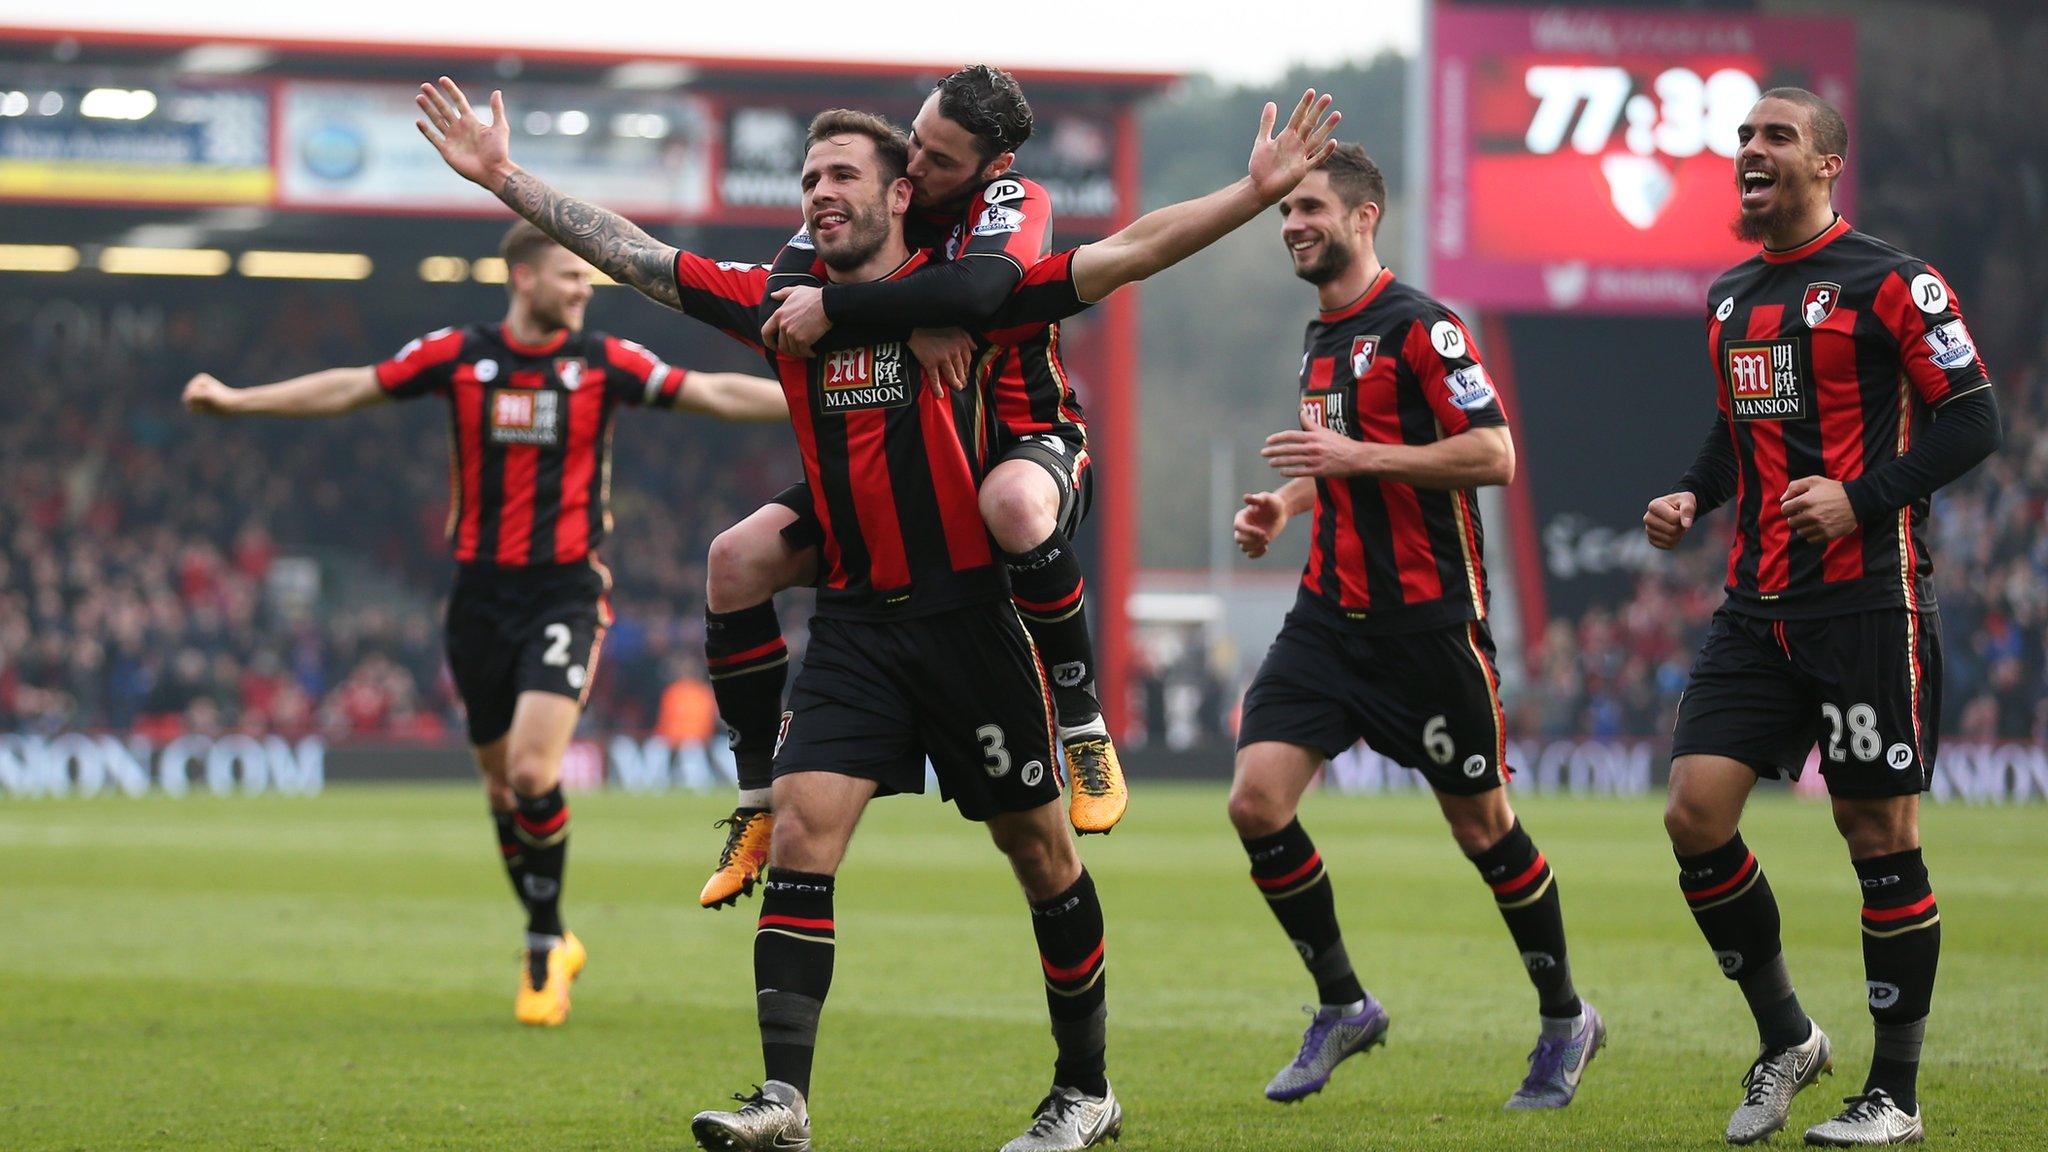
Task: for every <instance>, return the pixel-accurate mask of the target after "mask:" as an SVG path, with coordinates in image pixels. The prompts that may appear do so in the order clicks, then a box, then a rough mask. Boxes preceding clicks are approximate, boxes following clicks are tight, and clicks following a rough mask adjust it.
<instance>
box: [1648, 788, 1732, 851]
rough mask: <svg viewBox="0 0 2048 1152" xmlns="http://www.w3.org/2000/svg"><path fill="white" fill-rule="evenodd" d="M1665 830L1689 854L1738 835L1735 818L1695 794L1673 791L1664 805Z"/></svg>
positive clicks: (1672, 842)
mask: <svg viewBox="0 0 2048 1152" xmlns="http://www.w3.org/2000/svg"><path fill="white" fill-rule="evenodd" d="M1664 833H1665V835H1667V836H1669V837H1670V838H1671V846H1672V847H1673V848H1676V849H1677V850H1678V851H1680V852H1683V853H1685V854H1686V855H1688V856H1694V855H1698V854H1699V853H1701V852H1708V851H1711V850H1713V849H1715V848H1719V847H1720V846H1721V845H1723V844H1726V843H1727V842H1728V841H1729V840H1730V839H1732V838H1733V837H1734V835H1735V819H1734V817H1733V816H1732V815H1730V814H1728V813H1723V812H1719V811H1716V810H1715V809H1714V808H1713V807H1712V806H1711V805H1708V804H1705V803H1702V802H1701V801H1700V800H1698V799H1697V798H1694V797H1690V796H1687V795H1685V794H1683V793H1680V792H1673V793H1672V794H1671V799H1670V801H1669V802H1668V803H1666V804H1665V806H1664Z"/></svg>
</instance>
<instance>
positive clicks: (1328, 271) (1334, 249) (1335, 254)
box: [1294, 238, 1358, 288]
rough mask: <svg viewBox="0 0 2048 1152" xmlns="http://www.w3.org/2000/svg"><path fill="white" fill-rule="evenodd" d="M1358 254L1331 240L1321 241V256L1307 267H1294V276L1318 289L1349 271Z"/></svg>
mask: <svg viewBox="0 0 2048 1152" xmlns="http://www.w3.org/2000/svg"><path fill="white" fill-rule="evenodd" d="M1357 259H1358V253H1357V252H1355V251H1353V250H1351V249H1350V248H1347V247H1345V246H1344V245H1342V244H1339V243H1337V241H1336V240H1335V239H1334V238H1332V239H1326V240H1324V241H1323V251H1322V254H1321V255H1319V256H1317V257H1316V260H1315V263H1313V264H1310V265H1309V266H1308V267H1306V268H1303V267H1296V268H1295V270H1294V274H1295V275H1296V276H1299V277H1301V278H1302V279H1303V280H1306V281H1308V282H1309V283H1311V284H1313V285H1315V286H1316V287H1318V288H1320V287H1322V286H1323V285H1325V284H1328V283H1329V282H1330V281H1332V280H1335V279H1336V278H1337V277H1339V276H1342V275H1344V273H1346V272H1349V271H1350V270H1351V265H1352V262H1353V261H1355V260H1357Z"/></svg>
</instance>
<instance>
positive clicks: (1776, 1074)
mask: <svg viewBox="0 0 2048 1152" xmlns="http://www.w3.org/2000/svg"><path fill="white" fill-rule="evenodd" d="M1834 1070H1835V1064H1834V1048H1833V1047H1832V1046H1830V1045H1829V1044H1828V1034H1827V1033H1825V1032H1823V1031H1821V1030H1820V1025H1818V1024H1815V1025H1813V1035H1811V1036H1808V1037H1807V1038H1806V1043H1804V1044H1794V1045H1793V1046H1792V1047H1790V1048H1780V1049H1778V1050H1777V1051H1775V1052H1772V1051H1768V1050H1766V1051H1763V1052H1759V1053H1758V1054H1757V1058H1756V1063H1754V1064H1751V1065H1750V1066H1749V1072H1748V1073H1747V1074H1746V1075H1744V1076H1743V1077H1742V1087H1743V1095H1742V1103H1740V1104H1738V1105H1736V1106H1735V1114H1734V1115H1733V1116H1730V1117H1728V1142H1729V1143H1730V1144H1754V1143H1756V1142H1757V1141H1759V1140H1768V1139H1770V1138H1771V1134H1772V1133H1774V1132H1776V1131H1777V1130H1778V1129H1780V1128H1783V1127H1784V1126H1785V1117H1786V1115H1787V1114H1788V1113H1790V1112H1791V1111H1792V1098H1793V1097H1794V1096H1797V1095H1799V1092H1800V1090H1801V1089H1803V1088H1805V1087H1806V1086H1807V1085H1809V1084H1812V1083H1813V1082H1814V1081H1816V1080H1819V1079H1820V1077H1821V1074H1822V1073H1823V1072H1833V1071H1834Z"/></svg>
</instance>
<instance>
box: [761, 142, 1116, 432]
mask: <svg viewBox="0 0 2048 1152" xmlns="http://www.w3.org/2000/svg"><path fill="white" fill-rule="evenodd" d="M905 232H906V240H907V242H908V243H909V244H910V245H911V247H913V248H917V247H923V248H928V249H930V250H931V251H930V257H931V260H932V262H933V263H935V264H936V263H950V262H952V261H956V260H967V259H980V258H990V257H993V258H996V259H1001V260H1007V261H1009V262H1010V263H1011V264H1014V265H1016V267H1017V270H1018V272H1020V273H1027V274H1028V273H1029V272H1030V271H1031V270H1032V269H1033V268H1035V267H1037V265H1038V262H1039V261H1041V260H1043V259H1045V258H1046V257H1047V256H1048V255H1050V254H1051V252H1052V232H1053V206H1052V195H1051V194H1050V193H1048V192H1047V191H1046V190H1045V188H1044V186H1042V185H1040V184H1039V183H1038V182H1037V181H1035V180H1031V179H1028V178H1026V177H1023V176H1019V175H1016V174H1015V173H1011V174H1007V175H1004V176H1002V177H999V178H997V179H995V180H991V181H989V182H988V183H987V184H984V185H982V186H981V187H979V188H977V189H975V191H974V192H973V193H972V194H971V195H969V196H968V197H967V199H966V205H965V207H964V208H959V209H955V210H953V211H951V212H945V213H936V212H931V211H916V210H913V211H912V212H911V214H910V216H909V217H908V219H907V220H906V221H905ZM770 278H771V282H772V286H773V287H775V288H783V287H788V286H790V285H792V284H802V283H812V284H822V283H824V281H825V265H824V262H823V261H821V260H819V259H817V253H816V250H815V249H814V248H813V246H812V244H811V239H810V234H809V232H808V230H799V231H798V232H797V234H796V235H795V236H792V237H790V240H789V243H788V244H786V245H784V246H783V248H782V251H781V252H779V253H777V254H776V257H775V267H774V270H773V271H772V272H771V273H770ZM904 319H905V320H907V321H909V322H911V323H916V319H917V318H916V317H914V316H913V317H905V318H904ZM1059 335H1060V334H1059V328H1058V326H1057V325H1048V326H1044V327H1041V328H1040V329H1039V330H1038V331H1037V332H1035V333H1034V334H1032V335H1031V336H1029V337H1028V338H1024V339H1021V340H1019V341H1018V342H1017V343H1016V344H1014V345H996V346H992V347H990V348H988V349H985V350H984V354H983V355H982V356H981V357H980V358H979V359H978V360H977V361H976V363H975V371H976V373H977V374H978V375H979V376H980V377H981V378H982V379H983V380H984V381H986V383H987V385H988V389H989V406H988V415H989V419H990V421H991V427H990V434H991V435H992V436H994V438H995V441H996V443H997V445H998V446H999V447H1000V448H1005V449H1006V448H1008V447H1009V446H1011V445H1013V444H1016V443H1017V442H1018V441H1020V440H1024V439H1026V438H1029V437H1034V436H1036V437H1044V436H1051V437H1054V438H1056V439H1058V440H1060V441H1062V442H1063V450H1064V451H1066V452H1069V453H1072V454H1073V455H1074V456H1075V457H1076V460H1077V464H1076V466H1077V468H1085V467H1086V466H1087V463H1088V421H1087V416H1086V414H1085V413H1084V412H1083V411H1082V409H1081V401H1080V399H1079V398H1078V397H1077V396H1076V395H1075V394H1074V389H1073V386H1072V384H1071V383H1070V382H1069V381H1068V379H1067V370H1066V365H1065V364H1064V363H1062V362H1061V360H1060V346H1059Z"/></svg>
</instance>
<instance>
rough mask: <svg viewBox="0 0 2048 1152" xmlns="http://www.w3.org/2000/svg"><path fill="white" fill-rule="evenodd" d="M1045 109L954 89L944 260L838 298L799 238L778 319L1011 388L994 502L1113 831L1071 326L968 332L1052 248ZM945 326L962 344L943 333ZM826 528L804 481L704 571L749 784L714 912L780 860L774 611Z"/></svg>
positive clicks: (1085, 806)
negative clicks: (1035, 127) (1065, 339)
mask: <svg viewBox="0 0 2048 1152" xmlns="http://www.w3.org/2000/svg"><path fill="white" fill-rule="evenodd" d="M1031 129H1032V114H1031V106H1030V105H1029V104H1028V103H1026V102H1025V99H1024V92H1023V89H1022V88H1021V87H1020V86H1019V85H1018V84H1017V81H1016V79H1015V78H1014V77H1012V76H1010V74H1009V73H1007V72H1004V71H1002V70H1000V69H997V68H991V67H989V66H988V65H985V64H976V65H971V66H969V67H966V68H962V69H960V70H959V71H957V72H954V73H952V74H951V75H949V76H946V77H945V78H943V79H942V80H940V81H939V82H938V84H937V85H936V86H935V87H934V88H933V90H932V92H931V94H930V96H928V97H927V98H926V100H925V102H924V105H923V107H922V108H920V109H919V111H918V113H917V118H916V120H914V121H913V122H912V125H911V134H910V167H909V174H910V182H911V206H910V211H909V213H907V214H906V216H905V220H904V228H905V236H906V240H907V242H908V243H909V244H910V246H911V247H912V248H926V249H929V250H930V251H931V253H932V261H931V262H930V263H928V264H927V265H925V267H923V268H921V269H919V270H918V272H917V273H916V274H915V275H912V276H906V277H904V278H902V279H901V280H890V281H880V282H874V283H866V284H837V283H835V284H826V283H824V281H825V269H824V265H823V264H822V262H820V261H819V260H818V254H817V250H816V248H815V246H814V245H813V243H812V241H811V238H810V234H809V233H808V231H799V232H798V233H797V234H796V236H795V237H793V238H792V239H791V241H790V243H789V245H788V246H786V247H785V248H784V249H783V250H782V252H781V253H779V254H778V255H777V257H776V260H775V265H774V271H773V272H772V273H771V274H770V276H769V280H768V283H769V286H770V288H771V289H772V290H773V292H772V295H773V296H774V297H775V298H776V299H779V300H780V301H781V305H780V307H779V309H778V310H777V311H776V312H775V314H774V315H773V316H772V317H770V318H769V321H768V323H767V325H766V326H765V327H764V331H763V339H764V340H765V341H767V342H768V343H769V344H770V345H772V346H774V347H776V348H777V349H779V350H780V351H784V352H788V353H791V354H793V355H808V354H809V353H810V348H811V345H812V344H813V343H815V342H816V341H818V340H820V339H822V338H824V337H825V335H826V333H828V332H829V331H830V330H831V328H832V326H833V324H835V323H852V324H888V325H892V326H903V325H908V326H912V327H916V328H918V329H920V330H921V331H919V332H918V333H917V334H915V335H914V336H913V338H912V341H911V347H912V351H913V352H915V353H916V354H917V355H918V359H919V361H920V363H922V364H925V365H926V366H927V367H928V368H931V369H933V370H935V371H937V372H938V373H939V374H940V375H941V376H942V377H943V378H945V380H946V382H947V383H948V384H950V385H952V386H954V387H959V386H962V385H964V384H965V382H966V377H967V375H968V374H970V373H978V374H983V375H986V376H987V377H988V378H989V379H990V380H991V381H992V382H993V384H992V391H993V394H994V400H993V402H992V403H991V404H990V405H989V406H988V412H989V416H990V418H991V422H992V424H993V426H994V427H993V432H994V435H995V439H996V448H995V463H994V464H993V466H992V467H990V468H989V470H988V474H987V475H986V476H984V477H983V479H982V481H981V495H980V501H979V506H980V509H981V515H982V519H983V520H984V521H985V522H986V523H987V524H988V527H989V532H990V533H991V534H992V535H994V536H995V539H996V543H997V545H998V546H1000V547H1001V548H1002V549H1003V559H1004V563H1005V564H1006V565H1007V566H1008V568H1009V570H1010V580H1011V599H1012V601H1013V602H1014V603H1015V604H1016V605H1017V611H1018V614H1019V615H1021V616H1022V617H1023V618H1024V625H1025V627H1026V628H1027V629H1029V630H1030V632H1031V636H1032V639H1033V640H1034V641H1035V642H1036V643H1037V645H1038V649H1039V654H1040V656H1041V657H1042V658H1043V659H1044V661H1045V665H1046V668H1047V671H1048V673H1049V674H1050V677H1051V679H1052V683H1053V700H1054V703H1055V704H1056V706H1057V711H1058V718H1059V733H1060V743H1061V746H1062V749H1063V751H1064V752H1065V755H1066V761H1067V764H1068V766H1069V768H1070V777H1071V778H1070V780H1069V790H1068V802H1069V816H1070V818H1071V819H1072V821H1073V824H1074V829H1075V830H1076V831H1077V832H1082V833H1093V832H1108V831H1109V830H1110V829H1111V828H1113V827H1115V825H1116V823H1117V821H1118V820H1120V819H1122V817H1123V813H1124V809H1125V806H1126V803H1127V794H1126V790H1125V786H1124V778H1123V771H1122V768H1121V766H1120V765H1119V764H1118V761H1117V756H1116V748H1115V746H1114V744H1113V743H1112V742H1111V741H1110V738H1109V730H1108V728H1107V727H1106V726H1105V725H1104V723H1103V720H1102V709H1101V705H1100V704H1099V703H1098V702H1097V700H1096V696H1095V690H1094V683H1095V654H1094V644H1093V641H1092V639H1091V638H1090V635H1089V631H1088V618H1087V614H1086V611H1087V605H1086V602H1085V596H1084V590H1083V587H1082V579H1081V565H1080V561H1079V559H1078V557H1077V556H1076V554H1075V551H1074V547H1073V543H1072V537H1073V535H1074V533H1075V532H1076V531H1077V530H1078V528H1079V526H1080V522H1081V520H1082V518H1083V517H1085V516H1086V515H1087V511H1088V506H1089V503H1090V496H1091V493H1092V486H1093V482H1094V473H1093V471H1092V470H1091V468H1090V464H1091V459H1090V455H1089V445H1088V428H1087V424H1086V421H1085V419H1084V417H1083V415H1082V412H1081V405H1080V402H1079V401H1078V400H1077V399H1076V398H1075V396H1074V393H1073V389H1072V388H1071V387H1069V386H1068V384H1067V375H1066V370H1065V368H1064V366H1063V365H1062V364H1061V362H1060V355H1059V328H1058V326H1057V325H1047V326H1045V327H1044V328H1043V329H1041V330H1040V331H1039V332H1038V333H1037V334H1035V335H1034V336H1032V337H1031V338H1030V339H1028V340H1026V341H1024V342H1023V343H1021V344H1020V345H1018V346H1017V347H1014V348H1003V349H1001V350H999V351H997V352H996V353H995V354H994V355H993V356H991V357H989V358H988V359H985V360H981V359H975V358H973V357H971V356H969V355H967V354H966V353H965V352H964V351H962V349H963V348H964V347H965V346H966V345H967V344H968V343H969V342H968V341H967V340H966V338H965V336H964V335H963V334H961V333H960V332H958V331H957V328H958V326H972V325H974V324H977V323H979V322H981V321H982V320H984V319H985V318H987V317H988V316H989V315H991V314H993V313H994V312H995V310H996V309H997V308H999V307H1000V306H1001V305H1002V304H1003V303H1004V301H1005V300H1006V299H1007V298H1008V296H1009V295H1010V293H1011V291H1012V290H1013V289H1014V288H1015V287H1016V286H1017V284H1018V282H1019V281H1020V280H1022V279H1023V277H1024V274H1025V273H1027V272H1029V271H1030V270H1031V269H1032V267H1033V266H1035V265H1036V264H1037V263H1038V261H1039V260H1041V259H1043V258H1044V257H1045V256H1046V255H1048V254H1049V253H1050V252H1051V244H1052V202H1051V197H1050V196H1049V195H1048V194H1047V193H1046V191H1045V189H1044V188H1043V187H1041V186H1040V185H1038V184H1037V183H1036V182H1034V181H1032V180H1031V179H1029V178H1028V177H1025V176H1023V175H1021V174H1019V173H1018V172H1017V171H1015V169H1014V168H1013V167H1012V165H1013V164H1014V163H1015V161H1016V150H1017V148H1018V147H1019V146H1021V145H1022V144H1023V143H1024V142H1025V141H1026V140H1027V139H1029V138H1030V135H1031ZM940 326H946V327H947V328H949V329H951V330H950V331H947V332H934V331H929V329H934V328H938V327H940ZM817 539H818V525H817V517H816V515H815V513H814V512H813V511H812V502H811V496H810V492H809V490H808V488H806V487H805V486H804V485H802V484H797V485H794V486H792V487H791V488H789V489H787V490H785V491H784V492H783V493H782V494H780V495H779V496H777V497H776V498H775V501H774V502H772V503H770V504H768V505H765V506H764V507H762V508H761V509H760V510H759V511H758V512H756V513H754V514H752V515H750V516H748V517H747V518H746V519H744V520H742V521H740V522H739V523H738V524H735V525H733V526H732V527H731V528H728V529H726V531H724V532H723V533H720V534H719V536H718V538H717V539H716V540H714V541H713V542H712V545H711V555H710V558H709V560H708V562H707V564H706V566H705V570H706V583H707V594H706V597H705V603H706V609H705V627H704V637H705V649H706V651H705V659H706V664H707V666H708V667H709V668H710V669H711V682H712V687H713V689H714V690H715V692H716V693H717V696H718V701H719V714H720V716H721V717H722V718H723V719H724V720H725V723H726V725H727V729H728V731H729V732H730V734H731V738H732V748H733V756H734V759H735V761H736V762H737V765H738V769H739V781H738V783H739V802H738V804H737V806H736V807H735V808H734V810H733V813H732V815H731V816H730V817H728V818H727V819H725V820H723V821H720V823H721V824H722V825H723V826H725V827H726V828H727V829H728V832H727V835H726V840H725V845H724V847H723V849H722V850H721V852H720V853H719V858H718V866H717V868H716V869H715V870H714V871H713V872H712V875H711V877H710V879H709V880H707V881H706V882H705V884H704V889H703V892H702V893H701V894H700V896H699V898H698V900H699V903H701V904H702V905H703V906H705V907H707V908H717V907H723V906H725V905H727V904H732V903H735V902H736V901H737V900H738V899H739V898H740V897H741V896H742V895H745V894H746V893H748V892H750V891H752V889H753V885H754V883H755V880H756V879H757V878H758V876H759V875H760V871H761V869H762V867H763V866H764V865H765V864H766V863H767V856H768V840H769V835H770V832H771V829H772V828H773V825H774V814H773V812H772V811H771V803H772V801H771V799H770V793H769V780H770V771H771V763H772V760H773V753H774V743H775V734H776V731H777V729H778V727H779V725H780V718H781V715H782V696H783V687H784V681H785V680H786V679H787V676H788V669H789V654H788V649H787V648H786V647H785V646H784V644H783V641H782V632H781V624H780V621H779V620H778V619H777V617H776V613H775V607H774V604H773V599H772V598H773V596H774V595H775V593H777V592H779V591H782V590H783V589H785V588H790V587H794V586H797V585H800V584H807V583H809V582H811V580H813V579H814V578H815V576H816V572H817V564H818V558H817V551H816V549H817Z"/></svg>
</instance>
